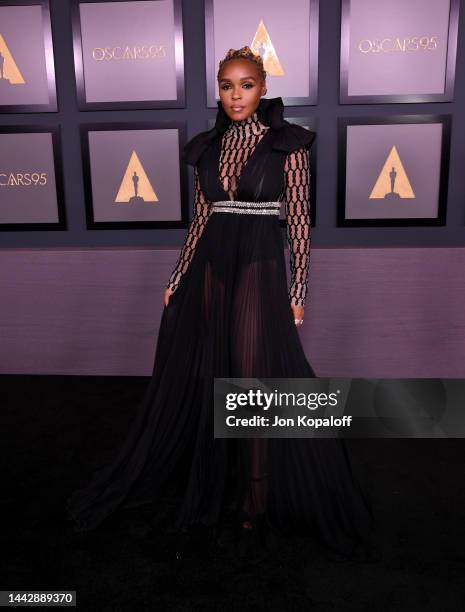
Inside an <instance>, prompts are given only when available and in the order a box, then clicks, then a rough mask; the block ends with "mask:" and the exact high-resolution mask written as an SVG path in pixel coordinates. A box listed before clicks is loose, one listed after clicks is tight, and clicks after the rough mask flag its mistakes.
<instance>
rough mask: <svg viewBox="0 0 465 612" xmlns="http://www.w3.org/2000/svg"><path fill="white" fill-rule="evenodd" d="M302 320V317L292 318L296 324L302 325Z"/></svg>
mask: <svg viewBox="0 0 465 612" xmlns="http://www.w3.org/2000/svg"><path fill="white" fill-rule="evenodd" d="M303 322H304V320H303V319H294V323H295V324H296V325H303Z"/></svg>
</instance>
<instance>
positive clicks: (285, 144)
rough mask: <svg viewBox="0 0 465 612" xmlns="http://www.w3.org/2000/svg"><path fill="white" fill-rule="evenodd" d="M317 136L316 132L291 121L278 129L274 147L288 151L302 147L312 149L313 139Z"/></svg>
mask: <svg viewBox="0 0 465 612" xmlns="http://www.w3.org/2000/svg"><path fill="white" fill-rule="evenodd" d="M315 138H316V132H312V131H310V130H307V129H306V128H304V127H302V126H301V125H298V124H297V123H289V122H288V121H286V125H284V126H282V127H280V128H279V129H278V130H276V138H275V141H274V143H273V149H277V150H278V151H286V152H287V153H292V151H296V150H297V149H300V148H301V147H306V148H307V149H310V147H311V146H312V144H313V141H314V140H315Z"/></svg>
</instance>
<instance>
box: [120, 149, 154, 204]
mask: <svg viewBox="0 0 465 612" xmlns="http://www.w3.org/2000/svg"><path fill="white" fill-rule="evenodd" d="M135 199H139V200H140V199H143V200H144V202H158V198H157V196H156V194H155V191H154V190H153V187H152V185H151V183H150V181H149V179H148V176H147V174H146V172H145V170H144V167H143V166H142V164H141V161H140V159H139V158H138V157H137V153H136V152H135V151H133V152H132V154H131V159H130V160H129V163H128V165H127V168H126V172H125V173H124V176H123V180H122V181H121V184H120V187H119V191H118V195H117V196H116V199H115V202H120V203H124V204H127V203H129V202H130V201H131V200H133V201H135Z"/></svg>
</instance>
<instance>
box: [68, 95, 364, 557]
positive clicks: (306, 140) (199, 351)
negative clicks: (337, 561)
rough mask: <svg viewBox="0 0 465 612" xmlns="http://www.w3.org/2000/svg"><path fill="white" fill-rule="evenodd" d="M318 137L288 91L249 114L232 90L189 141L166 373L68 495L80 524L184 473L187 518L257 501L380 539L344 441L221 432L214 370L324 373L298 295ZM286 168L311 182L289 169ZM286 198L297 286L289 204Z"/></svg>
mask: <svg viewBox="0 0 465 612" xmlns="http://www.w3.org/2000/svg"><path fill="white" fill-rule="evenodd" d="M243 128H244V129H243ZM314 138H315V133H313V132H311V131H309V130H306V129H304V128H303V127H301V126H299V125H296V124H291V123H288V122H287V121H285V120H284V118H283V103H282V99H281V98H271V99H266V98H262V99H261V100H260V104H259V107H258V109H257V111H256V112H255V113H254V115H253V116H252V117H250V118H248V119H247V120H243V121H240V122H231V120H230V119H229V118H228V117H227V115H226V114H225V113H224V111H223V110H222V106H221V103H220V102H218V114H217V119H216V123H215V126H214V128H212V129H211V130H209V131H206V132H201V133H200V134H198V135H197V136H195V137H194V138H193V139H191V140H190V141H189V142H188V143H187V145H186V146H185V148H184V161H186V162H187V163H189V164H191V165H193V166H194V168H195V206H194V217H193V219H192V221H191V224H190V226H189V231H188V233H187V236H186V241H185V243H184V246H183V249H182V251H181V255H180V257H179V260H178V263H177V265H176V268H175V269H174V271H173V273H172V275H171V278H170V281H169V283H168V285H167V286H169V287H170V288H171V289H172V290H173V291H174V293H173V294H172V295H171V297H170V300H169V304H168V306H166V307H165V308H164V310H163V314H162V318H161V322H160V328H159V335H158V340H157V346H156V353H155V362H154V366H153V373H152V377H151V380H150V382H149V384H148V388H147V391H146V393H145V395H144V397H143V400H142V402H141V404H140V406H139V407H138V408H137V410H136V415H135V419H134V422H133V424H132V426H131V429H130V431H129V433H128V435H127V437H126V440H125V442H124V444H123V446H122V447H121V448H120V449H119V451H118V453H117V454H116V456H115V459H114V461H113V462H112V463H111V464H109V465H106V466H104V467H103V468H101V469H100V470H99V471H97V472H96V473H95V474H94V475H93V479H92V481H91V482H90V484H89V485H88V486H87V487H86V488H84V489H80V490H78V491H75V492H74V493H73V494H72V495H71V496H70V498H69V499H68V502H67V511H68V515H69V517H70V518H72V520H74V521H75V523H76V529H77V530H79V531H87V530H90V529H93V528H94V527H96V526H97V525H98V524H99V523H101V522H102V521H103V520H104V519H105V518H106V517H107V516H109V515H110V514H111V513H112V512H113V511H114V510H115V509H116V508H118V507H121V506H122V507H130V506H134V505H137V504H139V503H146V502H147V501H148V502H154V503H156V502H158V501H160V500H161V499H162V495H163V494H164V492H165V491H167V490H168V489H169V487H170V485H172V484H173V482H174V481H175V480H176V481H177V482H178V483H181V486H180V490H181V491H182V501H181V503H180V504H179V507H178V508H177V516H176V519H175V524H176V526H177V527H178V528H179V529H181V530H186V529H188V528H189V527H191V526H193V525H199V524H203V525H207V526H212V527H213V528H218V527H219V526H220V525H221V523H222V521H223V520H224V519H225V517H226V516H228V515H230V513H231V512H232V513H238V515H239V513H240V512H241V511H242V510H246V511H247V512H248V513H249V514H251V515H255V514H260V515H265V516H266V517H267V520H268V521H269V523H270V524H271V525H273V526H274V527H275V528H276V529H278V530H279V531H281V532H282V533H284V534H302V535H309V536H310V537H313V538H314V539H315V540H317V541H318V542H320V543H321V544H323V545H324V546H325V547H328V548H329V549H332V550H334V551H337V552H338V553H342V554H350V553H351V551H352V550H353V549H354V546H355V545H356V544H358V543H360V542H362V543H364V542H368V541H369V540H370V539H371V536H372V532H373V527H374V517H373V513H372V510H371V507H370V504H369V502H368V501H367V499H366V497H365V495H364V493H363V491H362V488H361V486H360V484H359V482H358V480H357V478H356V476H355V474H354V473H353V470H352V467H351V463H350V457H349V455H348V451H347V448H346V444H345V441H344V440H342V439H339V438H336V439H331V438H325V439H305V438H295V439H290V438H268V439H266V438H257V439H250V438H249V439H247V438H241V439H238V438H236V439H224V438H214V435H213V379H214V377H254V378H255V377H263V378H268V377H269V378H273V377H279V378H283V377H289V378H299V377H303V378H305V377H314V376H315V373H314V371H313V369H312V367H311V366H310V364H309V362H308V361H307V358H306V356H305V353H304V351H303V347H302V345H301V341H300V338H299V335H298V332H297V328H296V325H295V322H294V315H293V313H292V310H291V308H290V305H289V304H290V303H293V304H300V305H303V304H304V303H305V298H306V293H307V280H308V279H307V275H308V263H309V242H310V239H309V236H308V231H309V216H308V206H309V202H308V201H307V200H306V199H305V198H303V197H302V195H303V194H304V195H305V194H306V195H307V196H308V183H309V171H308V163H309V162H308V160H309V157H308V149H309V148H310V146H311V144H312V143H313V140H314ZM286 170H287V176H288V177H289V176H293V177H295V176H299V177H300V184H299V181H297V182H296V181H294V183H297V184H294V185H292V184H291V181H290V180H287V181H286ZM225 186H226V189H225ZM228 187H229V189H227V188H228ZM283 199H284V200H285V205H286V211H287V217H286V218H287V235H288V239H289V244H290V250H291V266H292V270H291V273H292V278H291V284H290V288H289V290H288V288H287V280H286V269H285V259H284V252H283V249H284V243H283V236H282V231H281V227H280V223H279V208H278V210H277V206H279V203H281V202H283ZM291 200H293V201H292V202H291ZM291 204H292V206H291ZM228 207H230V208H228ZM271 211H272V212H271ZM304 222H305V223H304Z"/></svg>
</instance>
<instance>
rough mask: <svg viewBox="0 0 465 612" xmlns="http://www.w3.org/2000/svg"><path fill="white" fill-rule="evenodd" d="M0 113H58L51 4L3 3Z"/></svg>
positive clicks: (42, 1)
mask: <svg viewBox="0 0 465 612" xmlns="http://www.w3.org/2000/svg"><path fill="white" fill-rule="evenodd" d="M0 26H1V27H0V113H40V112H56V111H57V110H58V109H57V94H56V85H55V65H54V57H53V42H52V29H51V25H50V6H49V2H48V0H0Z"/></svg>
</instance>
